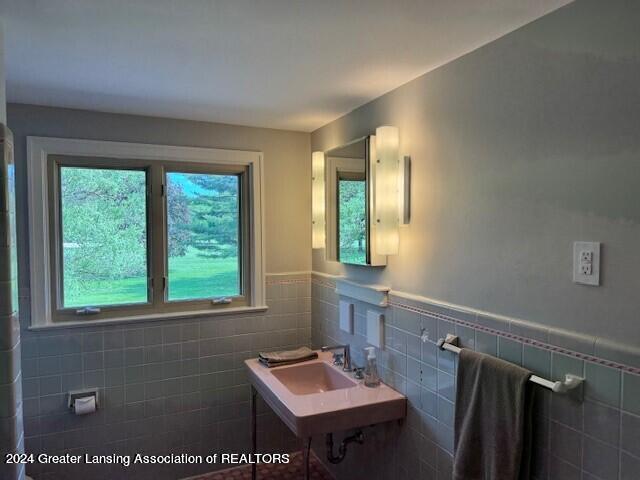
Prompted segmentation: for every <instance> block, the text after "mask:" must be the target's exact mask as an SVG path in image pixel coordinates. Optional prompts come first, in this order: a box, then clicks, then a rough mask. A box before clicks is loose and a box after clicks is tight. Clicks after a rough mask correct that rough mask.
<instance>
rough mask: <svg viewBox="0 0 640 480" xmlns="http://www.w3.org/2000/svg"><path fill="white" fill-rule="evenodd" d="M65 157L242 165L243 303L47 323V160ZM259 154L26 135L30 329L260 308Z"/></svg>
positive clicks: (261, 194) (262, 261) (49, 308)
mask: <svg viewBox="0 0 640 480" xmlns="http://www.w3.org/2000/svg"><path fill="white" fill-rule="evenodd" d="M49 155H67V156H81V157H107V158H115V159H141V160H149V161H154V160H157V161H172V162H186V163H200V164H217V165H235V166H243V167H246V168H247V170H248V174H249V185H250V186H251V189H252V192H251V199H252V201H251V205H249V223H250V227H251V228H250V238H249V254H248V261H249V276H250V278H251V296H250V299H248V305H247V306H243V307H236V308H226V309H222V310H213V309H212V310H198V311H185V312H178V313H175V312H172V313H154V314H149V315H138V316H130V317H120V318H109V319H105V320H94V321H87V320H82V321H78V322H55V323H54V322H53V319H52V313H53V312H52V301H51V300H52V299H51V258H50V251H49V245H50V242H49V240H50V238H49V235H50V232H49V214H50V205H49V192H48V190H49V184H48V175H47V157H48V156H49ZM263 170H264V168H263V155H262V152H253V151H244V150H224V149H217V148H200V147H179V146H169V145H152V144H144V143H125V142H112V141H101V140H79V139H69V138H53V137H27V171H28V189H29V190H28V201H29V208H28V211H29V262H30V295H31V326H30V328H31V329H41V328H54V327H67V326H70V325H72V324H77V325H85V326H93V325H96V324H102V323H116V322H123V321H138V320H139V321H148V320H153V319H163V318H183V317H194V316H205V315H206V316H210V315H228V314H231V313H238V312H255V311H264V310H266V308H267V307H266V301H265V288H266V287H265V255H264V253H265V245H264V210H263V205H264V183H263Z"/></svg>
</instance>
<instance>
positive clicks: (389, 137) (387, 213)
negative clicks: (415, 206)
mask: <svg viewBox="0 0 640 480" xmlns="http://www.w3.org/2000/svg"><path fill="white" fill-rule="evenodd" d="M376 156H377V158H376V163H375V169H376V172H375V217H376V218H375V221H376V238H375V241H376V249H377V253H379V254H380V255H397V254H398V246H399V243H400V240H399V236H400V232H399V229H398V226H399V215H398V213H399V201H398V200H399V198H398V196H399V192H398V181H399V179H398V177H399V160H400V134H399V131H398V128H396V127H390V126H384V127H379V128H377V129H376Z"/></svg>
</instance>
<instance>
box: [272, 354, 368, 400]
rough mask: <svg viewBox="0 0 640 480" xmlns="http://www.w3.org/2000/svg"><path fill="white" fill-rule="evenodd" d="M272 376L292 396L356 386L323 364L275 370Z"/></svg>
mask: <svg viewBox="0 0 640 480" xmlns="http://www.w3.org/2000/svg"><path fill="white" fill-rule="evenodd" d="M273 376H274V377H276V378H277V379H278V380H279V381H280V383H282V384H283V385H284V386H285V387H286V388H287V389H288V390H289V391H290V392H291V393H293V394H294V395H308V394H310V393H322V392H329V391H331V390H340V389H341V388H351V387H355V386H356V385H357V384H356V382H354V381H352V380H351V379H350V378H348V377H346V376H345V375H341V374H340V373H339V372H338V370H336V368H334V367H333V366H331V365H327V364H326V363H324V362H317V363H303V364H301V365H295V366H293V367H288V368H280V369H275V370H274V371H273Z"/></svg>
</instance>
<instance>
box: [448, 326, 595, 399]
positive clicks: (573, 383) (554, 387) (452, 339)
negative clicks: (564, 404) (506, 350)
mask: <svg viewBox="0 0 640 480" xmlns="http://www.w3.org/2000/svg"><path fill="white" fill-rule="evenodd" d="M457 341H458V337H457V336H455V335H452V334H448V335H447V337H446V338H441V339H440V340H438V347H439V348H440V349H441V350H448V351H449V352H452V353H455V354H456V355H457V354H459V353H460V350H462V349H461V348H460V347H458V346H456V345H455V343H457ZM529 381H531V382H533V383H536V384H538V385H541V386H543V387H545V388H548V389H549V390H551V391H553V392H555V393H566V392H569V391H570V390H574V389H576V388H578V387H579V386H580V385H582V384H583V382H584V378H582V377H579V376H577V375H572V374H571V373H567V374H566V375H565V376H564V381H562V382H561V381H556V382H554V381H553V380H547V379H546V378H542V377H538V376H537V375H531V377H529Z"/></svg>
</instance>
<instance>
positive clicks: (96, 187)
mask: <svg viewBox="0 0 640 480" xmlns="http://www.w3.org/2000/svg"><path fill="white" fill-rule="evenodd" d="M60 186H61V193H60V195H61V197H60V209H61V215H62V263H63V305H64V307H79V306H88V305H92V306H93V305H121V304H131V303H145V302H147V300H148V290H147V211H146V210H147V206H146V173H145V172H144V171H138V170H115V169H100V168H81V167H64V166H63V167H61V168H60Z"/></svg>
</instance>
